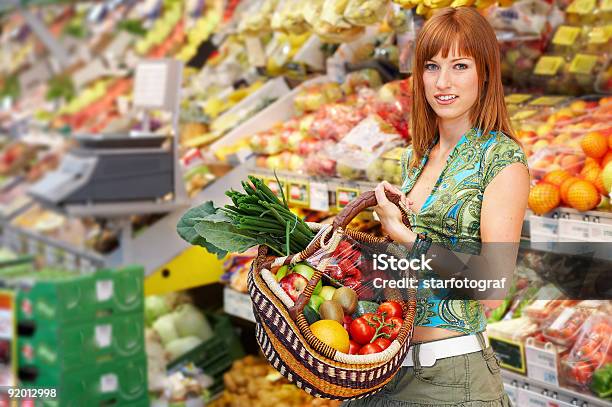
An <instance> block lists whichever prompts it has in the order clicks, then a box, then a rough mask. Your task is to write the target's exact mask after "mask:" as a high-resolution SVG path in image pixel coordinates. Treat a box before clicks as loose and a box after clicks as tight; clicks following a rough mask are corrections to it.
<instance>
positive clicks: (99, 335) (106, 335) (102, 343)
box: [96, 324, 113, 348]
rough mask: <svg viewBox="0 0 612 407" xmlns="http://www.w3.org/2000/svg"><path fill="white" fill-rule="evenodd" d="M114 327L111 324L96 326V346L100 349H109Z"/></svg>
mask: <svg viewBox="0 0 612 407" xmlns="http://www.w3.org/2000/svg"><path fill="white" fill-rule="evenodd" d="M112 337H113V327H112V325H111V324H104V325H97V326H96V345H98V348H107V347H109V346H110V344H111V340H112Z"/></svg>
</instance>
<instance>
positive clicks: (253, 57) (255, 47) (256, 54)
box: [245, 36, 266, 67]
mask: <svg viewBox="0 0 612 407" xmlns="http://www.w3.org/2000/svg"><path fill="white" fill-rule="evenodd" d="M245 45H246V49H247V55H248V59H249V64H250V65H252V66H256V67H263V66H266V53H265V51H264V48H263V45H262V44H261V40H260V39H259V38H258V37H251V36H248V37H247V38H246V39H245Z"/></svg>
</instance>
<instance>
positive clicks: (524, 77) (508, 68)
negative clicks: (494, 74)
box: [500, 38, 546, 86]
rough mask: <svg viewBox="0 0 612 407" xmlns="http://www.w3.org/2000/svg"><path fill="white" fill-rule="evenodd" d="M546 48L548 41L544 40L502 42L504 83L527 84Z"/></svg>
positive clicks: (514, 39) (513, 39) (510, 40)
mask: <svg viewBox="0 0 612 407" xmlns="http://www.w3.org/2000/svg"><path fill="white" fill-rule="evenodd" d="M545 47H546V41H545V40H544V39H542V38H536V39H533V40H517V39H516V38H512V39H507V40H504V41H500V49H501V55H502V61H501V71H502V78H503V79H504V82H505V83H507V84H515V85H519V86H520V85H523V84H525V83H527V82H528V80H529V78H530V76H531V73H532V71H533V67H534V66H535V64H536V62H537V61H538V58H540V56H541V55H542V53H543V51H544V49H545Z"/></svg>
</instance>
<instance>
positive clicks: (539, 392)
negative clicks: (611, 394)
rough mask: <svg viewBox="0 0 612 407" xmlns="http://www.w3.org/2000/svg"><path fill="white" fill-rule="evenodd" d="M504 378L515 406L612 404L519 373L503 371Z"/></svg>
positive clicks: (605, 406)
mask: <svg viewBox="0 0 612 407" xmlns="http://www.w3.org/2000/svg"><path fill="white" fill-rule="evenodd" d="M502 378H503V380H504V385H505V388H506V391H507V392H508V394H510V396H511V398H514V400H513V401H514V402H515V403H514V404H515V405H518V406H520V407H532V406H534V407H535V406H538V407H541V406H547V407H548V406H550V407H554V406H558V407H569V406H580V407H610V406H612V402H610V401H606V400H603V399H600V398H598V397H595V396H592V395H589V394H586V393H584V392H583V393H580V392H577V391H574V390H571V389H567V388H564V387H559V386H555V385H551V384H550V383H546V382H542V381H539V380H535V379H532V378H529V377H526V376H523V375H520V374H517V373H513V372H510V371H508V370H505V369H502Z"/></svg>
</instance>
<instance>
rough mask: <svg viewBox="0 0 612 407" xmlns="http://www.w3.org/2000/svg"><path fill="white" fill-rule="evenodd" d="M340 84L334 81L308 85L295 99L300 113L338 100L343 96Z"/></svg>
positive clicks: (294, 102)
mask: <svg viewBox="0 0 612 407" xmlns="http://www.w3.org/2000/svg"><path fill="white" fill-rule="evenodd" d="M343 96H344V95H343V93H342V89H341V88H340V85H338V84H337V83H334V82H329V83H323V84H317V85H312V86H306V87H304V89H302V90H301V91H300V92H299V93H298V94H297V95H296V96H295V99H294V101H293V105H294V106H295V109H296V110H297V111H298V113H305V112H313V111H315V110H317V109H318V108H319V107H321V106H323V105H325V104H328V103H333V102H337V101H338V100H340V99H342V97H343Z"/></svg>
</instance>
